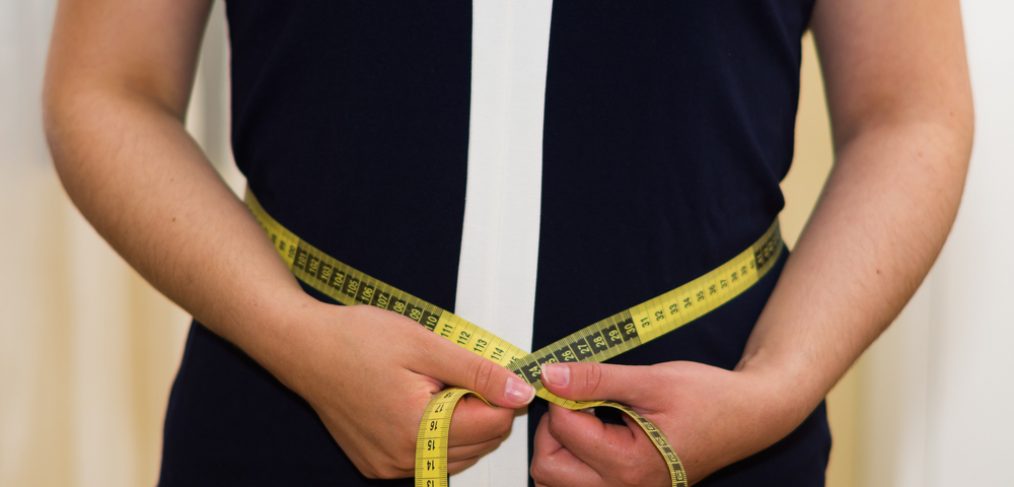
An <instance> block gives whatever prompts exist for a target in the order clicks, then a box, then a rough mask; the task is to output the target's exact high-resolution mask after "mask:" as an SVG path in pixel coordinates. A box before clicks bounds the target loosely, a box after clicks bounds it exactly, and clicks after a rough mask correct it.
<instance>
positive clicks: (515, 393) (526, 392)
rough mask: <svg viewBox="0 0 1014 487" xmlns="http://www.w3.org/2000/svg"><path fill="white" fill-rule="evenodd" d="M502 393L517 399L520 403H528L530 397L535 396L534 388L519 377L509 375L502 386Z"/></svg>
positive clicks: (509, 397)
mask: <svg viewBox="0 0 1014 487" xmlns="http://www.w3.org/2000/svg"><path fill="white" fill-rule="evenodd" d="M504 394H505V395H506V396H507V398H508V399H511V400H514V401H518V402H520V403H522V404H528V403H529V402H531V400H532V398H533V397H535V389H534V388H533V387H532V386H530V385H528V383H526V382H525V381H523V380H521V379H520V378H519V377H517V376H515V375H511V376H510V377H509V378H508V379H507V386H506V387H505V388H504Z"/></svg>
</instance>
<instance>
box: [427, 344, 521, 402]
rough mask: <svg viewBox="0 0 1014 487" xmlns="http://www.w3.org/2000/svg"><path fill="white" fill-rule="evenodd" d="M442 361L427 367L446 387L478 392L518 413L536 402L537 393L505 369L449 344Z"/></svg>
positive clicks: (431, 363) (490, 400)
mask: <svg viewBox="0 0 1014 487" xmlns="http://www.w3.org/2000/svg"><path fill="white" fill-rule="evenodd" d="M447 344H448V345H449V347H448V348H445V349H444V352H445V353H446V354H445V355H444V357H443V359H442V360H440V359H438V360H434V361H431V362H430V367H427V368H428V369H430V370H428V371H424V372H428V373H429V374H428V375H430V376H431V377H433V378H434V379H436V380H438V381H440V382H443V383H444V384H447V385H451V386H456V387H464V388H465V389H469V390H472V391H475V392H478V393H479V394H481V395H482V397H484V398H486V400H487V401H489V402H490V403H492V404H494V405H497V406H500V407H504V408H511V409H517V408H522V407H524V406H525V405H527V404H528V403H530V402H532V398H534V397H535V389H534V388H533V387H532V386H530V385H528V383H527V382H525V381H524V379H522V378H520V377H518V376H516V375H514V373H512V372H511V371H509V370H507V369H506V368H505V367H501V366H500V365H498V364H496V363H495V362H492V361H490V360H487V359H485V358H483V357H480V356H478V355H475V354H473V353H471V352H468V351H466V350H464V349H462V348H460V347H458V346H457V345H453V344H451V343H450V342H447Z"/></svg>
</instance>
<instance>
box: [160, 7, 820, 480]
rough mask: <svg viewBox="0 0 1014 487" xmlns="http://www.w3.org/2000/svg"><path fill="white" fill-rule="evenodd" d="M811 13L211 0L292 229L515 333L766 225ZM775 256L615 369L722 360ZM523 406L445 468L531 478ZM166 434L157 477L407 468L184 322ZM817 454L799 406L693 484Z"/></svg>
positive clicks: (245, 133) (654, 281) (807, 463)
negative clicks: (356, 448) (354, 446)
mask: <svg viewBox="0 0 1014 487" xmlns="http://www.w3.org/2000/svg"><path fill="white" fill-rule="evenodd" d="M812 7H813V0H749V1H748V0H709V1H684V0H665V1H662V0H651V1H629V0H627V1H619V0H581V1H574V0H556V1H555V2H549V1H547V2H540V1H535V0H513V1H510V2H496V1H492V0H481V1H476V2H462V1H450V0H427V1H419V0H401V1H397V2H395V1H383V0H369V1H366V0H301V1H292V2H278V1H270V0H242V1H238V0H232V1H228V3H227V13H228V19H229V34H230V42H231V49H232V51H231V54H232V56H231V69H232V143H233V150H234V154H235V158H236V161H237V164H238V165H239V168H240V169H241V171H242V172H243V173H244V174H245V176H246V177H247V181H248V184H249V186H250V188H251V189H252V191H253V192H254V194H256V195H257V197H258V199H259V200H260V202H261V204H262V205H263V206H264V207H265V208H266V209H267V210H268V211H269V212H270V213H271V214H272V215H273V216H274V217H275V218H276V219H278V220H279V221H281V222H282V223H283V224H284V225H286V226H287V227H288V228H290V229H291V230H293V231H294V232H296V233H297V234H299V235H300V236H301V237H302V238H303V239H305V240H306V241H308V242H310V243H312V244H313V245H315V246H317V247H319V248H321V249H322V250H324V251H325V252H327V253H329V254H331V255H333V256H335V257H337V258H338V259H340V260H342V261H344V262H346V263H348V264H349V265H351V266H353V267H356V268H358V269H360V270H362V271H364V272H366V273H368V274H370V275H373V276H375V277H377V278H379V279H381V280H383V281H385V282H388V283H390V284H392V285H394V286H397V287H399V288H401V289H404V290H406V291H408V292H411V293H413V294H415V295H417V296H419V297H421V298H423V299H426V300H428V301H430V302H432V303H434V304H436V305H438V306H441V307H443V308H445V309H450V310H454V311H455V312H456V313H457V314H459V315H461V316H463V317H465V318H467V319H469V320H471V321H473V322H476V323H477V324H479V325H481V326H484V327H486V328H487V329H490V330H491V331H493V332H495V333H497V334H498V335H500V336H502V337H504V338H506V339H507V340H508V341H511V342H512V343H514V344H516V345H518V346H520V347H522V348H525V349H527V350H534V349H537V348H539V347H541V346H544V345H546V344H548V343H550V342H552V341H553V340H555V339H557V338H559V337H562V336H564V335H566V334H568V333H570V332H572V331H574V330H577V329H579V328H581V327H583V326H586V325H588V324H590V323H592V322H594V321H596V320H598V319H601V318H603V317H606V316H609V315H611V314H613V313H615V312H617V311H619V310H622V309H625V308H627V307H629V306H632V305H634V304H637V303H639V302H641V301H643V300H645V299H647V298H650V297H654V296H656V295H658V294H661V293H662V292H665V291H667V290H669V289H672V288H674V287H676V286H678V285H679V284H682V283H684V282H686V281H688V280H690V279H692V278H694V277H696V276H698V275H700V274H702V273H704V272H706V271H708V270H710V269H711V268H713V267H715V266H716V265H718V264H720V263H722V262H724V261H725V260H727V259H729V258H731V257H732V256H734V255H735V254H737V253H738V252H739V251H741V250H742V249H743V248H745V247H746V246H747V245H749V244H750V243H751V242H753V240H754V239H756V238H757V237H759V236H760V235H761V234H762V233H763V232H764V230H765V229H766V228H767V227H768V225H769V224H770V223H771V222H772V221H773V220H774V219H775V218H776V216H777V215H778V212H779V211H780V210H781V208H782V206H783V199H782V195H781V192H780V189H779V182H780V180H781V179H782V178H783V177H784V175H785V174H786V172H787V171H788V168H789V164H790V161H791V159H792V148H793V132H794V124H795V114H796V105H797V99H798V91H799V63H800V49H801V48H800V38H801V36H802V34H803V33H804V31H805V30H806V28H807V25H808V22H809V17H810V12H811V10H812ZM783 257H784V256H783ZM781 262H784V258H783V259H782V260H781V261H780V263H779V266H778V267H777V268H775V269H773V272H771V273H770V274H768V276H766V277H765V278H764V280H762V281H761V282H760V283H758V284H757V285H756V286H754V287H753V288H752V289H751V290H749V291H748V292H747V293H745V294H744V295H742V296H740V297H738V298H736V299H735V300H733V301H732V302H730V303H728V304H726V305H725V306H723V307H722V308H720V309H719V310H717V311H715V312H713V313H711V314H709V315H707V316H705V317H704V318H702V319H700V320H698V321H696V322H694V323H692V324H691V325H689V326H686V327H684V328H682V329H680V330H677V331H676V332H673V333H670V334H669V335H667V336H665V337H663V338H661V339H658V340H656V341H654V342H651V343H649V344H647V345H644V346H642V347H640V348H638V349H636V350H633V351H631V352H628V353H627V354H625V355H621V356H620V357H618V358H617V359H615V360H614V362H616V363H628V364H652V363H659V362H665V361H672V360H693V361H698V362H703V363H708V364H712V365H716V366H720V367H724V368H729V369H731V368H733V367H734V366H735V365H736V363H737V362H738V360H739V358H740V356H741V354H742V351H743V347H744V345H745V343H746V340H747V338H748V337H749V334H750V332H751V331H752V328H753V325H754V322H755V321H756V319H757V317H758V316H759V314H760V311H761V310H762V308H763V306H764V304H765V302H766V300H767V297H768V295H769V294H770V293H771V291H772V289H773V287H774V284H775V282H776V280H777V278H778V274H779V272H780V267H781ZM307 292H309V293H311V294H313V291H311V290H307ZM318 297H319V298H321V299H325V298H323V297H320V296H318ZM336 353H341V351H340V350H337V351H336ZM544 411H545V403H544V402H542V401H538V400H537V401H536V402H535V403H533V405H532V406H531V407H530V408H529V411H528V414H527V415H523V416H520V417H519V418H518V420H517V421H516V422H515V425H514V430H513V432H512V434H511V437H510V438H509V439H508V440H507V441H506V442H505V443H504V444H503V445H502V446H501V447H500V448H499V449H498V450H497V451H496V452H494V453H493V454H491V455H490V456H489V457H488V458H486V459H484V460H483V461H482V462H480V464H479V465H477V466H475V467H472V468H470V469H469V470H468V471H466V472H464V473H462V474H460V475H459V476H455V477H453V478H452V483H453V484H455V485H459V486H460V485H467V486H471V485H480V486H482V485H487V486H504V487H510V486H520V485H525V483H526V482H530V480H528V479H527V470H528V465H527V461H526V460H527V459H528V457H529V455H530V441H531V440H530V438H531V435H532V433H534V429H535V426H536V425H537V424H538V420H539V418H540V416H541V414H542V413H543V412H544ZM668 434H669V435H670V436H671V437H675V436H678V435H679V432H668ZM164 441H165V444H164V451H163V458H162V471H161V477H160V485H163V486H175V485H188V486H198V485H209V486H210V485H411V479H404V480H397V481H370V480H367V479H365V478H363V477H362V476H361V475H359V474H358V473H357V471H356V469H355V468H354V466H353V465H352V464H351V463H350V461H349V460H348V459H347V458H346V457H345V455H344V454H343V453H342V451H341V449H340V447H339V446H338V445H337V444H336V443H335V442H334V440H332V439H331V437H330V435H328V433H327V431H326V430H325V429H324V427H323V425H322V424H321V423H320V421H319V419H317V417H316V415H315V414H314V413H313V411H312V409H310V408H309V406H308V405H307V404H306V403H305V402H304V401H303V400H302V399H301V398H299V397H298V396H297V395H295V394H294V393H292V392H291V391H289V390H288V389H286V388H285V387H284V386H282V385H281V384H279V383H278V382H277V381H275V380H274V379H273V378H272V377H271V375H270V374H269V373H268V372H266V371H265V370H264V369H262V368H261V367H260V366H259V365H258V364H256V363H255V362H254V361H252V360H251V359H249V358H248V357H247V356H246V355H244V354H243V353H242V352H241V351H239V350H238V349H236V348H235V347H233V346H232V345H231V344H229V343H227V342H225V341H224V340H223V339H221V338H219V337H218V336H216V335H214V334H213V333H211V332H210V331H209V330H208V329H207V328H205V327H204V326H202V325H201V324H200V323H196V322H195V323H194V324H193V326H192V327H191V332H190V336H189V337H188V341H187V346H186V350H185V353H184V359H183V363H182V365H181V368H180V371H179V374H178V376H177V378H176V381H175V383H174V386H173V391H172V395H171V398H170V403H169V407H168V411H167V417H166V425H165V440H164ZM829 449H830V433H829V431H828V427H827V422H826V416H825V413H824V408H823V405H821V406H820V407H819V408H818V409H817V410H816V411H815V412H814V413H813V414H812V415H811V416H810V417H809V418H808V419H807V420H806V421H805V422H804V423H803V424H802V425H801V426H800V427H799V428H798V429H797V430H796V431H795V432H793V433H792V434H791V435H790V436H788V437H787V438H785V439H784V440H782V441H780V442H779V443H777V444H776V445H774V446H773V447H771V448H769V449H768V450H765V451H764V452H761V453H759V454H757V455H755V456H753V457H751V458H748V459H746V460H744V461H741V462H739V463H737V464H734V465H731V466H729V467H727V468H725V469H723V470H721V471H719V472H717V473H715V474H714V475H713V476H712V477H710V478H709V479H707V480H705V481H704V482H702V483H700V484H699V485H702V486H740V485H742V486H746V485H749V486H758V485H823V480H824V470H825V467H826V464H827V458H828V453H829Z"/></svg>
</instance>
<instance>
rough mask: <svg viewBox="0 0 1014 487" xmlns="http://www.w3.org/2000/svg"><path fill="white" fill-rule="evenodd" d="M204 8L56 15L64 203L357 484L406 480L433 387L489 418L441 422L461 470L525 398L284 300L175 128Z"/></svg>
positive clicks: (339, 311)
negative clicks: (224, 345) (227, 344)
mask: <svg viewBox="0 0 1014 487" xmlns="http://www.w3.org/2000/svg"><path fill="white" fill-rule="evenodd" d="M210 5H211V4H210V1H209V0H149V1H145V2H130V1H126V0H63V1H61V2H60V4H59V8H58V11H57V16H56V23H55V28H54V33H53V39H52V44H51V49H50V57H49V64H48V68H47V74H46V85H45V94H44V112H45V124H46V134H47V136H48V139H49V143H50V148H51V151H52V153H53V160H54V162H55V164H56V168H57V171H58V173H59V175H60V178H61V180H62V181H63V184H64V187H65V188H66V190H67V193H68V194H69V195H70V197H71V199H72V200H73V201H74V203H75V204H76V205H77V206H78V208H79V209H80V210H81V212H82V213H83V214H84V216H85V217H86V218H87V219H88V220H89V221H90V222H91V223H92V225H94V226H95V228H96V229H97V230H98V231H99V233H101V234H102V235H103V236H104V237H105V238H106V239H107V240H108V241H109V242H110V244H112V245H113V247H114V248H115V249H116V250H117V251H118V252H119V253H120V254H121V255H122V256H123V257H124V258H125V259H126V260H127V261H128V262H129V263H130V264H131V265H132V266H133V267H134V268H135V269H137V270H138V271H139V272H140V273H141V274H142V275H143V276H144V277H145V278H146V279H147V280H148V281H149V282H151V283H152V285H154V286H155V287H157V288H158V289H159V290H161V291H162V292H163V293H165V294H166V295H167V296H168V297H169V298H171V299H172V300H173V301H175V302H176V303H178V304H179V305H180V306H182V307H183V308H184V309H186V310H188V311H189V312H191V313H192V314H193V315H194V317H195V318H197V319H198V320H200V321H201V322H202V323H204V324H205V325H207V326H208V327H209V328H210V329H212V330H213V331H214V332H215V333H218V334H219V335H221V336H223V337H224V338H226V339H228V340H230V341H231V342H233V343H235V344H236V345H238V346H239V347H240V348H242V349H243V350H244V351H245V352H246V353H248V354H249V355H250V356H251V357H253V358H254V359H255V360H257V361H258V362H259V363H260V364H262V365H263V366H264V367H265V368H266V369H268V370H269V371H271V372H272V373H273V374H274V375H275V376H276V377H278V379H279V380H281V382H282V383H284V384H285V385H286V386H288V387H289V388H291V389H292V390H294V391H296V392H297V393H298V394H300V395H301V396H302V397H303V398H305V399H306V400H307V402H309V403H310V405H311V406H312V407H313V408H314V409H315V410H316V412H317V413H318V415H319V416H320V418H321V419H322V420H323V422H324V424H325V426H327V428H328V430H329V431H330V432H331V434H332V436H333V437H334V438H335V440H336V441H337V442H338V444H339V445H340V446H341V447H342V449H343V450H344V451H345V452H346V453H347V454H348V455H349V457H350V458H351V460H352V461H353V462H354V464H355V465H356V467H357V468H359V470H360V471H361V472H362V473H363V474H364V475H366V476H367V477H372V478H394V477H409V476H411V475H412V469H413V466H414V452H415V439H416V438H415V437H416V431H417V428H418V425H419V421H420V419H421V417H422V411H423V408H424V407H425V405H426V403H427V402H428V401H429V399H430V397H431V396H432V395H433V394H434V393H436V392H437V391H439V390H441V389H443V388H444V387H445V386H447V385H456V386H462V387H467V388H469V389H472V390H475V391H478V392H480V393H481V394H482V395H483V396H484V397H486V398H487V399H488V400H490V401H491V402H492V403H494V404H495V405H497V406H501V407H491V406H487V405H485V404H483V403H482V402H481V401H479V400H476V399H466V400H465V401H463V403H462V404H461V405H460V406H458V408H457V409H456V410H455V413H454V419H453V426H452V429H451V432H450V438H449V442H448V447H449V448H448V460H449V470H450V471H451V472H457V471H460V470H462V469H464V468H465V467H467V466H469V465H471V464H473V463H475V462H476V461H477V460H478V458H480V457H481V456H482V455H484V454H486V453H488V452H490V451H492V450H493V449H494V448H496V447H497V446H498V445H499V444H500V442H501V441H502V440H503V438H504V437H505V436H506V435H507V433H508V432H509V431H510V427H511V421H512V419H513V415H514V408H520V407H523V406H525V405H526V404H527V403H528V402H529V401H530V400H531V398H532V396H533V395H534V391H533V390H532V389H531V387H530V386H528V385H527V384H525V383H524V382H522V381H521V380H520V379H518V378H517V377H515V376H514V375H513V374H511V373H510V372H508V371H507V370H506V369H504V368H502V367H499V366H497V365H495V364H493V363H492V362H489V361H486V360H484V359H482V358H480V357H478V356H476V355H473V354H472V353H470V352H468V351H466V350H464V349H461V348H459V347H457V346H455V345H453V344H452V343H450V342H448V341H446V340H444V339H442V338H440V337H439V336H437V335H435V334H433V333H429V332H427V331H426V330H425V329H423V328H422V327H421V326H419V325H418V324H416V323H414V322H412V321H410V320H408V319H407V318H403V317H400V316H398V315H395V314H394V313H390V312H386V311H381V310H379V309H376V308H369V307H363V306H353V307H341V306H334V305H330V304H325V303H321V302H319V301H316V300H314V299H313V298H311V297H309V296H308V295H306V294H305V293H304V292H303V291H302V290H301V289H300V288H299V286H298V285H297V283H296V281H295V279H294V278H293V277H292V275H291V274H290V273H289V272H288V270H287V269H286V268H285V267H284V265H282V263H281V261H280V260H279V259H278V257H277V255H276V254H275V252H274V250H273V248H272V247H271V245H270V244H269V242H268V240H267V239H266V238H265V236H264V234H263V231H262V230H261V229H260V227H259V226H258V224H257V223H256V222H255V221H254V219H253V218H252V217H251V215H250V213H249V212H248V211H247V210H246V207H245V206H243V204H242V203H241V202H240V201H239V200H238V199H237V198H236V196H235V195H234V194H233V193H232V192H231V191H230V190H229V189H228V187H227V186H226V185H225V184H224V183H223V182H222V180H221V179H220V178H219V176H218V175H217V173H216V172H215V170H214V169H213V168H212V166H211V165H210V163H209V162H208V161H207V159H206V158H205V156H204V155H203V154H202V153H201V151H200V149H199V148H198V146H197V144H196V143H195V142H194V140H193V139H192V138H191V137H190V136H189V135H188V134H187V133H186V131H185V130H184V123H183V121H184V117H185V113H184V111H185V109H186V106H187V101H188V97H189V94H190V90H191V84H192V80H193V77H194V70H195V64H196V59H197V51H198V47H199V45H200V41H201V34H202V32H203V28H204V24H205V22H206V20H207V16H208V12H209V9H210ZM208 249H214V250H213V251H209V250H208ZM237 282H242V283H243V286H236V285H235V284H236V283H237ZM381 343H384V344H385V345H384V346H380V345H379V344H381ZM380 383H384V384H387V385H388V387H383V388H380V387H376V384H380ZM508 383H513V384H514V385H515V386H518V387H517V389H518V393H517V394H515V395H513V396H512V395H508V394H507V387H506V386H507V384H508ZM392 425H393V427H392Z"/></svg>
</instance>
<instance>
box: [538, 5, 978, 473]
mask: <svg viewBox="0 0 1014 487" xmlns="http://www.w3.org/2000/svg"><path fill="white" fill-rule="evenodd" d="M813 29H814V32H815V34H816V37H817V41H818V45H819V48H820V53H821V59H822V62H823V66H824V70H825V73H826V76H825V78H826V80H827V93H828V99H829V105H830V111H831V115H832V122H833V128H834V140H835V154H836V163H835V167H834V170H833V171H832V173H831V176H830V179H829V180H828V183H827V186H826V188H825V190H824V193H823V195H822V197H821V199H820V202H819V204H818V205H817V208H816V209H815V211H814V214H813V216H812V217H811V219H810V221H809V223H808V225H807V228H806V230H805V231H804V232H803V234H802V236H801V238H800V240H799V242H798V245H797V246H796V248H795V251H794V252H793V254H792V256H791V257H790V258H789V260H788V261H787V262H786V265H785V268H784V270H783V272H782V274H781V277H780V278H779V281H778V285H777V286H776V288H775V290H774V293H773V294H772V295H771V298H770V300H769V301H768V303H767V305H766V307H765V309H764V311H763V313H762V315H761V317H760V318H759V320H758V322H757V324H756V327H755V329H754V331H753V333H752V335H751V336H750V339H749V341H748V343H747V346H746V350H745V352H744V355H743V358H742V360H741V362H740V364H739V366H738V367H737V369H736V370H735V371H732V372H730V371H726V370H723V369H719V368H717V367H711V366H707V365H703V364H697V363H692V362H669V363H664V364H658V365H654V366H648V367H629V366H621V365H602V364H567V365H557V366H554V367H555V368H551V367H546V368H545V370H544V371H543V382H544V383H545V384H546V386H547V387H548V388H549V389H550V390H551V391H552V392H554V393H556V394H559V395H561V396H563V397H567V398H571V399H614V400H619V401H621V402H626V403H628V404H631V405H633V406H635V407H637V408H638V409H640V410H641V411H642V412H643V413H644V414H645V415H646V416H647V417H648V418H649V419H651V420H652V421H653V422H655V424H656V425H658V426H659V427H661V428H662V430H663V431H665V432H666V433H667V435H668V437H669V439H670V440H671V441H672V443H673V446H674V448H675V450H676V452H677V453H678V454H679V455H680V456H681V458H682V459H683V460H684V463H685V465H686V468H687V473H688V475H689V476H690V479H691V480H692V481H694V482H697V481H699V480H701V479H703V478H704V477H706V476H708V475H710V474H711V473H712V472H714V471H715V470H718V469H720V468H722V467H724V466H726V465H729V464H731V463H733V462H735V461H737V460H740V459H743V458H745V457H747V456H749V455H751V454H753V453H756V452H758V451H760V450H762V449H763V448H765V447H767V446H770V445H772V444H773V443H775V442H776V441H778V440H779V439H781V438H783V437H784V436H785V435H787V434H789V432H791V431H792V430H793V429H794V428H795V427H796V426H798V425H799V424H800V423H801V422H802V421H803V420H804V419H805V417H806V416H807V415H808V414H809V413H810V412H811V411H813V409H814V408H815V407H816V406H817V405H818V404H819V402H820V401H821V400H822V399H823V397H824V396H825V395H826V394H827V392H828V390H829V389H830V388H831V387H832V386H833V385H834V384H835V382H837V381H838V379H839V378H840V377H841V376H842V375H843V374H844V373H845V371H846V370H847V369H848V367H850V366H851V365H852V363H853V362H854V361H855V360H856V358H857V357H858V356H859V355H860V354H861V353H862V352H863V350H865V349H866V347H868V346H869V345H870V343H871V342H872V341H873V340H874V339H875V338H876V337H877V336H878V335H879V334H880V333H881V332H882V331H883V330H884V329H885V328H886V327H887V326H888V324H889V323H890V322H891V321H892V320H893V319H894V317H895V316H896V315H897V314H898V312H899V311H900V310H901V308H902V307H903V306H904V304H905V303H906V302H907V301H908V299H909V298H910V297H911V296H912V294H913V293H914V291H915V289H916V288H917V287H918V285H919V283H920V282H921V281H922V279H923V278H924V277H925V275H926V273H927V272H928V270H929V268H930V266H931V265H932V263H933V261H934V259H935V258H936V256H937V254H938V252H939V251H940V248H941V246H942V245H943V242H944V239H945V238H946V236H947V233H948V231H949V230H950V227H951V224H952V222H953V220H954V216H955V213H956V211H957V208H958V203H959V200H960V198H961V192H962V189H963V187H964V179H965V173H966V170H967V165H968V158H969V152H970V145H971V140H972V103H971V94H970V89H969V81H968V72H967V67H966V63H965V54H964V42H963V39H962V31H961V19H960V11H959V5H958V0H903V1H894V2H878V1H875V0H818V2H817V6H816V11H815V12H814V18H813ZM564 369H566V370H564ZM634 429H635V430H636V428H634ZM602 445H612V446H611V447H603V446H602ZM532 476H533V477H534V478H535V480H536V483H537V485H540V486H551V487H555V486H565V485H588V486H597V485H667V484H668V479H667V475H666V472H665V467H664V465H663V463H662V461H661V460H660V459H659V457H658V455H657V454H655V453H654V451H653V447H652V445H651V443H650V442H648V440H647V439H646V438H644V435H641V434H639V433H638V432H637V431H631V429H630V428H626V427H623V426H616V425H608V424H603V423H602V422H600V421H598V420H597V419H595V418H594V417H592V416H589V415H587V414H577V413H572V412H569V411H566V410H564V409H561V408H556V407H552V406H551V407H550V414H548V415H547V416H546V417H545V418H544V419H543V421H542V423H541V424H540V425H539V428H538V430H537V431H536V436H535V452H534V458H533V463H532Z"/></svg>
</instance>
